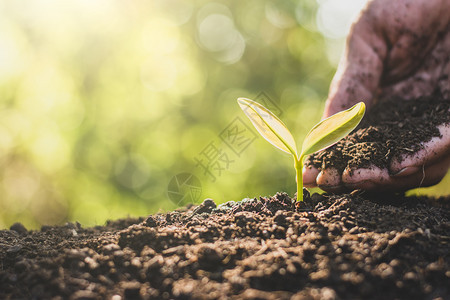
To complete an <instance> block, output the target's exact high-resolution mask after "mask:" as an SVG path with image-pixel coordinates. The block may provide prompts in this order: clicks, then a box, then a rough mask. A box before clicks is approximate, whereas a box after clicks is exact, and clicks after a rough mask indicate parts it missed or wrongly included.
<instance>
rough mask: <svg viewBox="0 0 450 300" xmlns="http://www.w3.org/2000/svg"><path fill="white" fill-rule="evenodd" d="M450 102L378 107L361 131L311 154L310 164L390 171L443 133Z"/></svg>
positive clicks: (422, 101) (449, 115) (433, 100)
mask: <svg viewBox="0 0 450 300" xmlns="http://www.w3.org/2000/svg"><path fill="white" fill-rule="evenodd" d="M449 111H450V100H444V99H442V97H440V96H432V97H427V98H420V99H415V100H406V101H405V100H401V99H390V100H386V101H380V102H378V103H377V104H375V105H374V106H373V107H372V108H371V109H370V110H369V111H368V112H367V113H366V115H365V116H364V118H363V120H362V121H361V124H360V125H359V126H358V128H357V130H355V132H353V133H352V134H350V135H348V136H347V137H346V138H344V139H342V140H341V141H339V142H338V143H336V144H335V145H333V146H332V147H330V148H328V149H326V150H324V151H321V152H318V153H316V154H314V155H311V156H310V157H309V158H308V160H307V162H306V163H307V164H309V165H313V166H314V167H316V168H318V169H325V168H329V167H333V168H336V169H337V170H338V171H339V172H340V173H342V171H343V170H344V169H345V168H346V167H349V168H350V169H351V168H353V167H360V168H364V167H370V166H371V165H372V164H374V165H376V166H377V167H380V168H383V169H388V170H389V165H390V162H391V160H392V159H393V158H396V157H401V155H403V154H412V153H415V152H417V151H418V150H420V149H422V144H423V143H424V142H428V141H429V140H431V138H433V137H439V136H440V135H441V134H440V132H439V130H438V129H437V128H436V126H437V125H441V124H449V123H450V112H449Z"/></svg>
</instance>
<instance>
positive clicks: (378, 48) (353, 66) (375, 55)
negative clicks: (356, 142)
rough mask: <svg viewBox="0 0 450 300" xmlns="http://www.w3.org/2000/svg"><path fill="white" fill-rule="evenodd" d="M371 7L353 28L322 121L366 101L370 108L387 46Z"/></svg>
mask: <svg viewBox="0 0 450 300" xmlns="http://www.w3.org/2000/svg"><path fill="white" fill-rule="evenodd" d="M375 9H376V7H374V5H373V4H370V3H369V5H368V7H367V8H366V10H365V11H363V12H362V14H361V15H360V17H359V18H358V20H357V21H356V22H355V23H354V24H353V26H352V28H351V30H350V33H349V35H348V38H347V43H346V48H345V50H344V54H343V56H342V59H341V62H340V63H339V66H338V68H337V71H336V74H335V76H334V78H333V80H332V82H331V85H330V91H329V94H328V99H327V101H326V103H325V110H324V115H323V117H324V118H326V117H329V116H331V115H333V114H335V113H337V112H339V111H341V110H343V109H347V108H349V107H351V106H352V105H353V104H355V103H357V102H359V101H364V102H365V103H366V105H367V107H370V104H371V103H372V99H373V97H374V94H375V92H376V90H377V88H378V86H379V83H380V78H381V75H382V72H383V62H384V59H385V57H386V55H387V44H386V42H385V40H384V38H383V35H382V32H377V31H376V27H375V26H374V24H373V22H374V21H373V17H372V16H374V15H375V14H376V13H375V11H374V10H375Z"/></svg>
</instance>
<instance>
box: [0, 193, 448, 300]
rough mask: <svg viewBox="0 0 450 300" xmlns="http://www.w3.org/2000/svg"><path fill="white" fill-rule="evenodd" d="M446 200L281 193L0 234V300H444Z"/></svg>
mask: <svg viewBox="0 0 450 300" xmlns="http://www.w3.org/2000/svg"><path fill="white" fill-rule="evenodd" d="M449 205H450V197H441V198H440V199H430V198H415V197H410V198H404V197H402V196H397V197H393V196H388V195H385V196H383V195H377V196H376V197H375V198H371V197H370V195H367V194H358V193H353V195H341V196H337V195H336V196H327V195H324V196H320V195H318V194H315V195H313V197H312V200H310V202H309V203H307V204H306V205H302V207H295V205H294V204H293V203H292V201H291V199H290V198H289V197H288V196H287V195H285V194H277V195H276V196H274V197H272V198H270V199H268V198H260V199H246V200H243V201H241V202H238V203H228V204H225V205H221V206H219V207H217V208H214V207H215V204H214V202H213V201H212V200H205V201H204V202H203V204H201V205H200V206H192V207H189V208H186V209H184V210H180V211H174V212H170V213H168V214H158V215H153V216H150V217H148V218H140V219H127V220H117V221H112V222H109V223H108V224H106V226H98V227H94V228H83V227H82V226H80V225H79V224H67V225H66V226H61V227H43V228H42V230H40V231H31V232H30V231H27V230H26V229H25V228H24V227H23V226H21V225H20V224H14V225H13V226H12V228H11V229H12V230H2V231H0V299H189V298H197V299H198V298H200V299H203V298H205V299H208V298H211V299H217V298H222V299H229V298H233V297H234V298H239V299H439V297H440V299H450V284H449V282H450V236H449V232H450V218H449V217H450V213H449Z"/></svg>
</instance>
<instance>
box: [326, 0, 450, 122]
mask: <svg viewBox="0 0 450 300" xmlns="http://www.w3.org/2000/svg"><path fill="white" fill-rule="evenodd" d="M449 24H450V1H448V0H415V1H412V0H398V1H391V0H377V1H370V2H369V3H368V6H367V7H366V9H365V10H364V11H363V12H362V13H361V15H360V16H359V18H358V19H357V21H356V22H355V23H354V24H353V26H352V28H351V30H350V33H349V36H348V38H347V44H346V49H345V51H344V55H343V57H342V60H341V62H340V63H339V66H338V69H337V71H336V74H335V76H334V78H333V80H332V82H331V85H330V91H329V94H328V99H327V101H326V104H325V111H324V115H323V117H324V118H325V117H329V116H331V115H332V114H335V113H336V112H338V111H341V110H343V109H346V108H349V107H350V106H352V105H353V104H355V103H357V102H359V101H364V102H365V103H366V105H367V108H368V109H370V106H371V104H372V102H373V99H374V97H375V96H377V94H378V93H379V92H380V91H379V89H386V88H387V89H389V88H390V89H391V90H395V91H398V94H399V95H403V94H405V93H407V94H408V93H410V94H412V95H414V96H415V97H417V96H422V95H428V94H429V93H430V91H429V87H428V85H430V84H431V85H432V86H435V85H436V82H435V81H437V80H438V78H440V73H442V70H441V67H440V65H443V64H444V63H445V61H443V60H445V59H447V61H448V55H447V54H448V51H447V50H446V49H448V48H445V49H444V51H443V52H442V51H438V52H436V51H435V52H432V51H433V49H434V48H437V46H436V45H439V42H440V41H441V40H445V36H443V34H444V33H445V32H446V31H447V32H448V26H450V25H449ZM441 44H442V45H443V46H445V45H444V44H446V43H442V42H441ZM439 55H441V56H443V58H442V59H441V58H439ZM426 57H429V58H430V59H429V60H425V58H426ZM427 61H428V62H429V65H428V66H425V67H423V68H422V69H421V66H422V65H424V64H426V62H427ZM433 62H437V65H436V64H434V63H433ZM416 73H417V74H416ZM433 73H436V74H438V75H437V76H433ZM429 77H431V79H429ZM405 80H406V81H408V82H410V83H408V82H406V83H402V82H403V81H405ZM426 84H428V85H427V86H425V87H424V85H426ZM446 85H447V86H448V84H446ZM405 87H409V88H405ZM411 88H412V89H411ZM447 89H448V88H447ZM400 92H402V93H403V94H401V93H400ZM417 93H419V94H420V95H416V94H417ZM384 94H385V95H389V96H394V95H393V94H392V93H384Z"/></svg>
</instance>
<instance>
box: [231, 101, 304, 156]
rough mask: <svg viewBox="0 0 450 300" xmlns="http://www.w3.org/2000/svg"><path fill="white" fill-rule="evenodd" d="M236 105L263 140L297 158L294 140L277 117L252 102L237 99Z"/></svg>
mask: <svg viewBox="0 0 450 300" xmlns="http://www.w3.org/2000/svg"><path fill="white" fill-rule="evenodd" d="M238 103H239V106H240V107H241V109H242V110H243V111H244V113H245V114H246V115H247V117H248V118H249V119H250V121H251V122H252V123H253V125H254V126H255V128H256V130H258V132H259V133H260V134H261V135H262V136H263V137H264V139H266V140H267V141H268V142H269V143H271V144H272V145H274V146H275V147H277V148H278V149H280V150H282V151H284V152H286V153H289V154H292V155H294V156H295V157H297V150H296V149H297V147H296V145H295V141H294V138H293V137H292V134H291V133H290V132H289V130H288V129H287V127H286V125H284V123H283V122H282V121H281V120H280V119H279V118H278V117H277V116H275V115H274V114H273V113H272V112H271V111H270V110H268V109H267V108H265V107H264V106H262V105H261V104H259V103H257V102H255V101H253V100H250V99H246V98H239V99H238Z"/></svg>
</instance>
